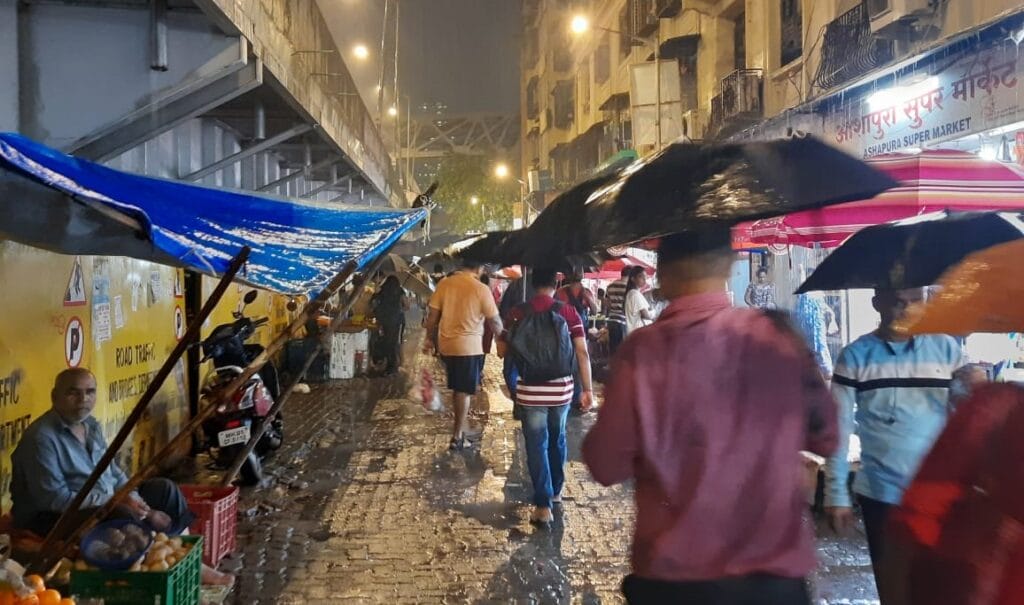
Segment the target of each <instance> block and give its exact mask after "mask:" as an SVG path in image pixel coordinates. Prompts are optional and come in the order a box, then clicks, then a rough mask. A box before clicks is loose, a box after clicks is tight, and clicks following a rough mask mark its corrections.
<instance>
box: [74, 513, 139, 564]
mask: <svg viewBox="0 0 1024 605" xmlns="http://www.w3.org/2000/svg"><path fill="white" fill-rule="evenodd" d="M98 532H99V535H98V536H96V537H94V538H93V539H91V540H88V541H87V542H86V543H85V545H84V548H85V551H84V552H83V555H85V559H86V560H87V561H90V562H92V563H94V564H96V565H99V566H100V567H106V566H119V565H122V564H124V563H125V562H127V563H128V564H130V563H131V561H134V560H136V559H138V558H140V557H141V556H142V553H144V552H145V551H146V548H148V547H149V545H150V543H151V542H152V537H151V535H150V533H149V532H147V531H146V529H145V528H143V527H142V526H141V525H137V524H134V523H129V524H125V525H122V526H120V527H113V526H111V527H104V528H101V529H99V530H98Z"/></svg>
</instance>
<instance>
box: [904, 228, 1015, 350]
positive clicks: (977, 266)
mask: <svg viewBox="0 0 1024 605" xmlns="http://www.w3.org/2000/svg"><path fill="white" fill-rule="evenodd" d="M1022 260H1024V240H1016V241H1013V242H1009V243H1006V244H1000V245H998V246H993V247H991V248H987V249H985V250H982V251H981V252H976V253H974V254H972V255H970V256H968V257H967V258H966V259H964V260H963V261H962V262H961V263H960V264H958V265H956V266H954V267H953V268H952V269H950V270H949V271H947V272H946V273H945V274H944V275H943V276H942V278H941V279H940V280H939V286H941V291H940V292H939V293H938V294H937V295H936V296H934V297H932V299H931V300H929V301H928V302H927V303H925V304H923V305H919V306H917V307H914V308H912V309H910V310H908V313H907V318H906V319H905V320H904V321H903V322H902V324H901V325H900V326H898V327H897V329H900V330H902V331H905V332H906V333H908V334H958V335H966V334H972V333H975V332H993V333H1004V332H1024V262H1022Z"/></svg>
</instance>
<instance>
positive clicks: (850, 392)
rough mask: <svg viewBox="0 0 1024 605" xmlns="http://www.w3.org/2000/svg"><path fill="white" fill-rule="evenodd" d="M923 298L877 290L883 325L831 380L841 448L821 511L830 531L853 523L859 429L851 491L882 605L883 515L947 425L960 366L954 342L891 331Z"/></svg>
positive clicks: (843, 359) (885, 581) (852, 348)
mask: <svg viewBox="0 0 1024 605" xmlns="http://www.w3.org/2000/svg"><path fill="white" fill-rule="evenodd" d="M923 298H924V290H923V289H921V288H917V289H911V290H877V291H876V292H875V296H874V298H873V299H872V305H873V306H874V308H875V310H876V311H878V313H879V315H880V316H881V324H880V325H879V327H878V329H877V330H875V331H874V332H872V333H870V334H866V335H864V336H861V337H860V338H858V339H857V340H855V341H854V342H852V343H850V345H848V346H847V347H846V348H844V349H843V350H842V352H841V353H840V354H839V359H838V361H837V362H836V367H835V371H834V373H833V375H832V394H833V395H834V396H835V398H836V401H837V402H838V403H839V426H840V433H839V447H838V448H837V449H836V452H835V455H833V456H832V458H830V459H829V460H828V464H827V466H826V470H825V477H826V483H825V510H826V512H827V514H828V516H829V520H830V522H831V524H832V527H833V529H834V530H835V531H837V532H840V533H843V532H846V531H847V530H848V529H849V528H850V527H851V526H852V525H853V522H854V516H853V509H852V502H851V496H850V491H849V489H848V488H847V478H848V476H849V469H850V466H849V462H848V461H847V453H848V448H849V441H850V435H851V434H852V433H853V432H854V426H855V425H856V432H857V435H858V436H859V437H860V444H861V465H860V471H858V472H857V476H856V479H855V480H854V482H853V492H854V493H855V494H856V498H857V502H858V504H859V505H860V509H861V512H862V513H863V515H864V529H865V530H866V533H867V540H868V550H869V553H870V555H871V565H872V567H873V569H874V573H875V584H876V585H877V587H878V591H879V596H880V598H881V601H882V603H883V604H884V603H885V602H886V594H885V593H886V589H887V586H888V585H889V583H890V579H891V578H889V577H887V567H886V566H885V565H884V564H883V563H882V561H883V559H884V556H885V541H886V518H887V516H888V514H889V510H890V508H891V507H892V506H893V505H895V504H898V503H899V501H900V498H901V497H902V496H903V490H904V489H905V488H906V486H907V485H908V484H909V483H910V480H911V479H912V478H913V476H914V473H915V472H916V471H917V468H918V465H920V463H921V460H922V459H923V458H924V456H925V454H927V453H928V450H930V449H931V447H932V444H933V443H935V439H936V438H937V437H938V436H939V433H941V432H942V429H943V427H944V426H945V425H946V420H947V418H948V416H949V395H950V380H951V379H952V376H953V373H954V372H955V371H956V370H957V368H959V367H960V366H962V365H964V357H963V353H962V350H961V347H960V344H959V343H958V342H957V341H956V340H955V339H953V338H951V337H949V336H943V335H926V336H914V337H912V338H911V337H907V336H904V335H901V334H899V333H897V332H896V331H895V330H894V329H893V325H894V324H895V323H896V322H897V321H899V320H900V319H902V318H903V316H904V314H905V312H906V308H907V306H908V305H911V304H914V303H917V302H920V301H921V300H923Z"/></svg>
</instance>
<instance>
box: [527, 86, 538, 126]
mask: <svg viewBox="0 0 1024 605" xmlns="http://www.w3.org/2000/svg"><path fill="white" fill-rule="evenodd" d="M538 82H539V80H538V79H537V76H534V77H532V78H530V83H529V84H527V85H526V117H527V119H530V120H535V119H537V115H538V114H540V99H538V98H537V83H538Z"/></svg>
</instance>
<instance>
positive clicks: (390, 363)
mask: <svg viewBox="0 0 1024 605" xmlns="http://www.w3.org/2000/svg"><path fill="white" fill-rule="evenodd" d="M370 304H371V306H372V307H373V315H374V317H376V318H377V324H378V325H379V326H380V328H379V339H380V340H379V342H380V350H379V353H378V354H379V355H380V356H381V357H383V358H384V360H385V362H386V363H385V366H384V374H385V375H387V376H390V375H392V374H394V373H395V372H397V371H398V366H399V359H400V357H401V348H402V332H403V331H404V330H405V312H406V310H407V309H408V308H409V299H408V298H407V297H406V295H405V290H403V289H402V285H401V283H400V282H399V281H398V277H397V276H395V275H389V276H388V277H387V279H385V280H384V283H383V284H381V287H380V290H379V291H377V293H376V294H374V295H373V298H372V299H371V301H370Z"/></svg>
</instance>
